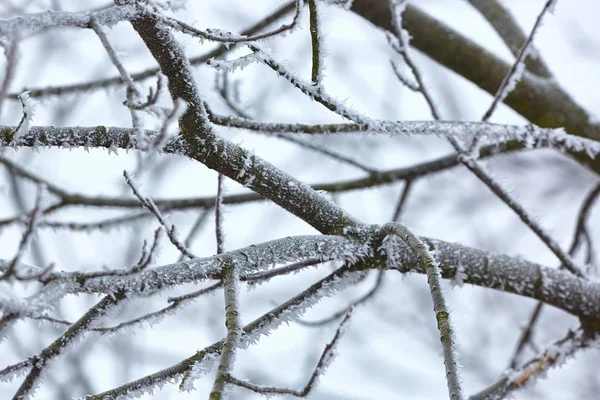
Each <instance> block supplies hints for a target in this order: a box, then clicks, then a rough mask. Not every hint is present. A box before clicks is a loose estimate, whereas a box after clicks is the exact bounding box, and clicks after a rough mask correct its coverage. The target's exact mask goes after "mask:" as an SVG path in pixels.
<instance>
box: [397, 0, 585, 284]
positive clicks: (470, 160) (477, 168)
mask: <svg viewBox="0 0 600 400" xmlns="http://www.w3.org/2000/svg"><path fill="white" fill-rule="evenodd" d="M552 4H553V0H548V2H547V3H546V6H545V7H544V9H543V11H542V13H541V14H540V16H539V17H538V20H537V23H536V26H535V27H534V29H533V31H532V33H531V35H530V37H529V40H528V41H527V43H526V44H525V46H524V48H523V51H522V52H521V54H520V55H519V57H518V58H517V61H516V62H515V66H514V68H513V69H511V70H510V71H509V73H508V75H507V78H506V79H505V80H504V81H503V83H502V85H501V87H500V89H499V90H498V92H499V93H500V92H504V91H506V90H509V89H513V88H514V86H513V87H512V88H511V87H508V86H507V85H513V84H514V85H516V81H514V82H513V80H514V79H518V78H517V77H516V75H515V71H517V70H519V69H522V68H524V65H523V60H524V57H525V55H526V53H527V48H528V47H529V46H530V45H531V40H532V38H533V36H534V35H535V32H536V30H537V27H538V26H539V23H540V22H541V19H542V17H543V15H544V14H545V12H546V11H547V10H548V9H549V8H550V7H551V6H552ZM405 7H406V2H404V1H402V0H401V1H399V2H395V0H391V8H392V16H393V18H394V20H393V25H394V27H395V30H396V38H397V40H398V42H399V45H396V46H395V48H396V50H397V51H398V53H399V54H400V55H401V56H402V58H403V59H404V61H405V62H406V63H407V65H408V66H409V67H410V69H411V71H412V73H413V75H414V76H415V79H416V80H417V90H418V91H419V92H421V94H422V95H423V97H424V98H425V100H426V102H427V104H428V105H429V108H430V110H431V114H432V115H433V118H434V119H435V120H441V118H442V117H441V114H440V112H439V110H438V109H437V106H436V105H435V102H434V101H433V99H432V96H431V94H430V93H429V90H428V89H427V86H426V85H425V84H424V82H423V78H422V76H421V73H420V71H419V69H418V68H417V66H416V65H415V63H414V62H413V61H412V59H411V58H410V55H409V54H408V50H407V46H408V43H407V40H406V37H407V34H406V33H405V31H404V30H403V28H402V19H401V15H402V12H403V11H404V8H405ZM519 65H520V67H519ZM521 72H522V71H521ZM507 82H508V83H507ZM511 82H512V83H511ZM499 96H504V97H506V94H504V95H503V94H500V95H499ZM494 102H496V98H495V99H494ZM494 102H492V106H490V109H489V110H488V112H489V115H488V114H487V113H486V115H484V117H483V119H482V122H486V121H487V118H488V117H489V116H490V115H491V113H492V112H493V110H494V108H495V104H494ZM447 139H448V141H449V142H450V144H451V145H452V147H454V149H455V150H456V152H457V153H458V160H459V161H460V162H461V164H463V165H464V166H465V167H467V168H468V169H469V170H470V171H471V172H473V174H474V175H475V176H476V177H477V178H479V180H481V181H482V182H483V183H484V184H485V185H486V186H487V187H488V188H489V189H490V190H491V191H492V192H493V193H494V194H495V195H496V196H498V198H499V199H500V200H502V201H503V202H504V203H505V204H506V205H507V206H508V207H510V208H511V209H512V210H513V211H514V212H515V213H516V214H517V215H518V216H519V218H520V219H521V221H523V223H525V225H527V226H528V227H529V228H530V229H531V230H532V231H533V232H534V233H535V234H536V235H537V236H538V237H539V238H540V240H542V242H544V244H545V245H546V246H547V247H548V248H549V249H550V250H551V251H552V253H554V255H555V256H556V257H557V258H558V259H559V260H560V261H561V262H562V263H563V265H564V266H565V268H567V269H568V270H569V271H571V272H572V273H574V274H576V275H577V276H580V277H583V273H582V272H581V270H580V268H579V267H578V266H577V265H576V263H575V261H574V260H573V259H572V258H571V257H570V256H569V255H568V254H567V253H566V252H565V251H564V250H563V249H562V248H561V247H560V246H559V245H558V243H556V241H555V240H554V239H553V238H552V237H551V236H550V234H548V233H547V232H546V231H545V230H544V229H543V228H542V227H541V226H540V224H538V223H537V222H536V221H535V220H534V219H533V218H532V217H531V216H530V215H529V213H528V212H527V211H526V210H525V208H524V207H523V206H521V204H519V203H518V202H517V201H516V200H515V199H513V198H512V197H511V196H510V195H509V194H508V192H507V191H506V190H505V189H504V188H502V186H501V185H500V184H499V183H498V182H497V181H496V180H495V179H494V178H493V177H492V176H491V175H490V174H489V173H488V172H487V171H486V170H485V168H484V167H483V166H482V165H481V164H480V163H479V162H478V161H477V157H478V143H479V140H480V138H479V137H474V139H473V144H472V146H471V148H472V149H473V152H474V153H475V154H469V152H468V151H466V150H464V149H463V148H462V146H461V144H460V142H459V141H458V138H457V137H455V136H450V135H449V136H448V137H447Z"/></svg>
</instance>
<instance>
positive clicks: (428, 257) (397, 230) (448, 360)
mask: <svg viewBox="0 0 600 400" xmlns="http://www.w3.org/2000/svg"><path fill="white" fill-rule="evenodd" d="M380 234H381V235H385V237H384V238H383V241H384V242H385V241H386V240H387V239H389V236H396V237H398V238H400V239H401V240H402V241H403V242H404V243H406V245H407V246H408V247H409V248H410V249H411V250H412V252H413V253H414V255H415V258H416V259H417V260H418V263H419V266H420V267H421V268H422V269H423V270H424V271H425V273H426V274H427V283H428V284H429V290H430V293H431V299H432V301H433V311H434V312H435V319H436V321H437V327H438V330H439V332H440V340H441V342H442V349H443V354H444V366H445V367H446V381H447V384H448V392H449V395H450V399H457V400H459V399H462V398H463V395H462V388H461V386H460V377H459V373H458V353H457V351H456V336H455V334H454V328H453V327H452V323H451V321H450V312H449V311H448V307H447V306H446V299H445V298H444V294H443V291H442V284H441V274H440V268H439V262H438V261H437V260H436V258H435V253H434V252H436V250H435V247H433V248H430V247H429V246H428V245H427V244H425V242H423V241H422V240H421V239H420V238H419V237H417V236H416V235H415V234H414V233H412V232H411V231H410V229H408V228H407V227H406V226H405V225H403V224H401V223H399V222H390V223H387V224H385V225H384V226H382V227H381V231H380ZM388 248H389V246H387V245H386V244H384V245H382V250H384V251H385V252H386V253H387V249H388ZM389 258H391V259H393V256H392V257H389Z"/></svg>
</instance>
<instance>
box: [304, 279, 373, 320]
mask: <svg viewBox="0 0 600 400" xmlns="http://www.w3.org/2000/svg"><path fill="white" fill-rule="evenodd" d="M383 277H384V270H383V269H380V270H378V271H377V280H376V281H375V285H373V287H372V288H371V289H370V290H369V291H368V292H367V293H365V294H364V295H363V296H361V297H360V298H358V299H357V300H355V301H353V302H352V303H351V304H350V305H349V306H348V307H346V308H344V309H343V310H340V311H338V312H336V313H334V314H332V315H331V316H329V317H327V318H324V319H321V320H318V321H305V320H301V319H299V320H297V321H296V322H298V323H299V324H300V325H304V326H309V327H314V326H323V325H327V324H330V323H332V322H335V321H337V320H339V319H340V318H341V317H343V316H344V315H346V314H347V313H348V312H350V310H352V309H355V308H356V307H357V306H359V305H361V304H363V303H366V302H367V301H369V300H370V299H371V298H372V297H373V296H374V295H375V294H376V293H377V292H378V291H379V289H380V288H381V285H382V283H383Z"/></svg>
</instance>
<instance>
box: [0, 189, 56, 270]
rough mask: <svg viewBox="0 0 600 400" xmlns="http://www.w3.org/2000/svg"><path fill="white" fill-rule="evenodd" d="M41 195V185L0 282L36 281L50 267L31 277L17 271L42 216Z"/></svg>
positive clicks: (42, 190)
mask: <svg viewBox="0 0 600 400" xmlns="http://www.w3.org/2000/svg"><path fill="white" fill-rule="evenodd" d="M43 193H44V187H43V185H41V186H38V188H37V193H36V196H35V203H34V205H33V210H32V211H31V214H30V217H29V219H28V221H27V224H26V226H25V232H24V233H23V235H22V236H21V241H20V242H19V246H18V248H17V252H16V254H15V256H14V257H13V259H12V260H11V262H10V263H9V264H8V268H7V269H6V271H5V272H4V274H2V275H0V281H2V280H6V279H9V278H11V277H16V279H18V280H29V279H32V280H37V279H38V278H40V277H42V276H43V275H45V274H46V273H47V272H48V271H49V270H50V267H48V268H45V269H43V270H42V271H41V272H40V273H39V274H34V275H31V276H27V277H25V276H21V275H19V271H18V269H19V263H20V262H21V258H23V256H24V254H25V251H26V250H27V247H28V246H29V243H30V242H31V238H32V236H33V235H34V233H35V230H36V228H37V226H38V223H39V222H38V221H39V219H40V216H41V214H42V212H41V202H42V195H43Z"/></svg>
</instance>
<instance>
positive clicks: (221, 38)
mask: <svg viewBox="0 0 600 400" xmlns="http://www.w3.org/2000/svg"><path fill="white" fill-rule="evenodd" d="M294 5H295V8H296V12H295V14H294V17H293V19H292V22H290V23H289V24H283V25H281V26H280V27H279V28H277V29H274V30H272V31H270V32H265V33H259V34H255V35H250V36H248V35H244V34H242V35H239V34H236V33H233V32H224V31H222V30H221V29H215V30H213V29H207V30H205V31H202V30H200V29H196V28H194V27H193V26H191V25H188V24H186V23H185V22H182V21H179V20H177V19H175V18H170V17H166V16H164V15H161V14H158V13H155V12H153V11H151V10H150V9H148V8H147V9H146V11H147V12H148V14H151V15H153V16H154V17H156V18H158V19H159V20H160V21H161V22H163V23H164V24H165V25H168V26H170V27H172V28H174V29H176V30H178V31H180V32H182V33H185V34H187V35H191V36H195V37H198V38H200V39H203V40H210V41H214V42H221V43H227V44H239V43H247V42H256V41H260V40H265V39H269V38H272V37H274V36H277V35H281V34H282V33H285V32H287V31H290V30H293V29H294V28H296V26H297V25H298V22H299V21H300V17H301V15H302V9H303V7H304V2H303V0H294Z"/></svg>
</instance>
